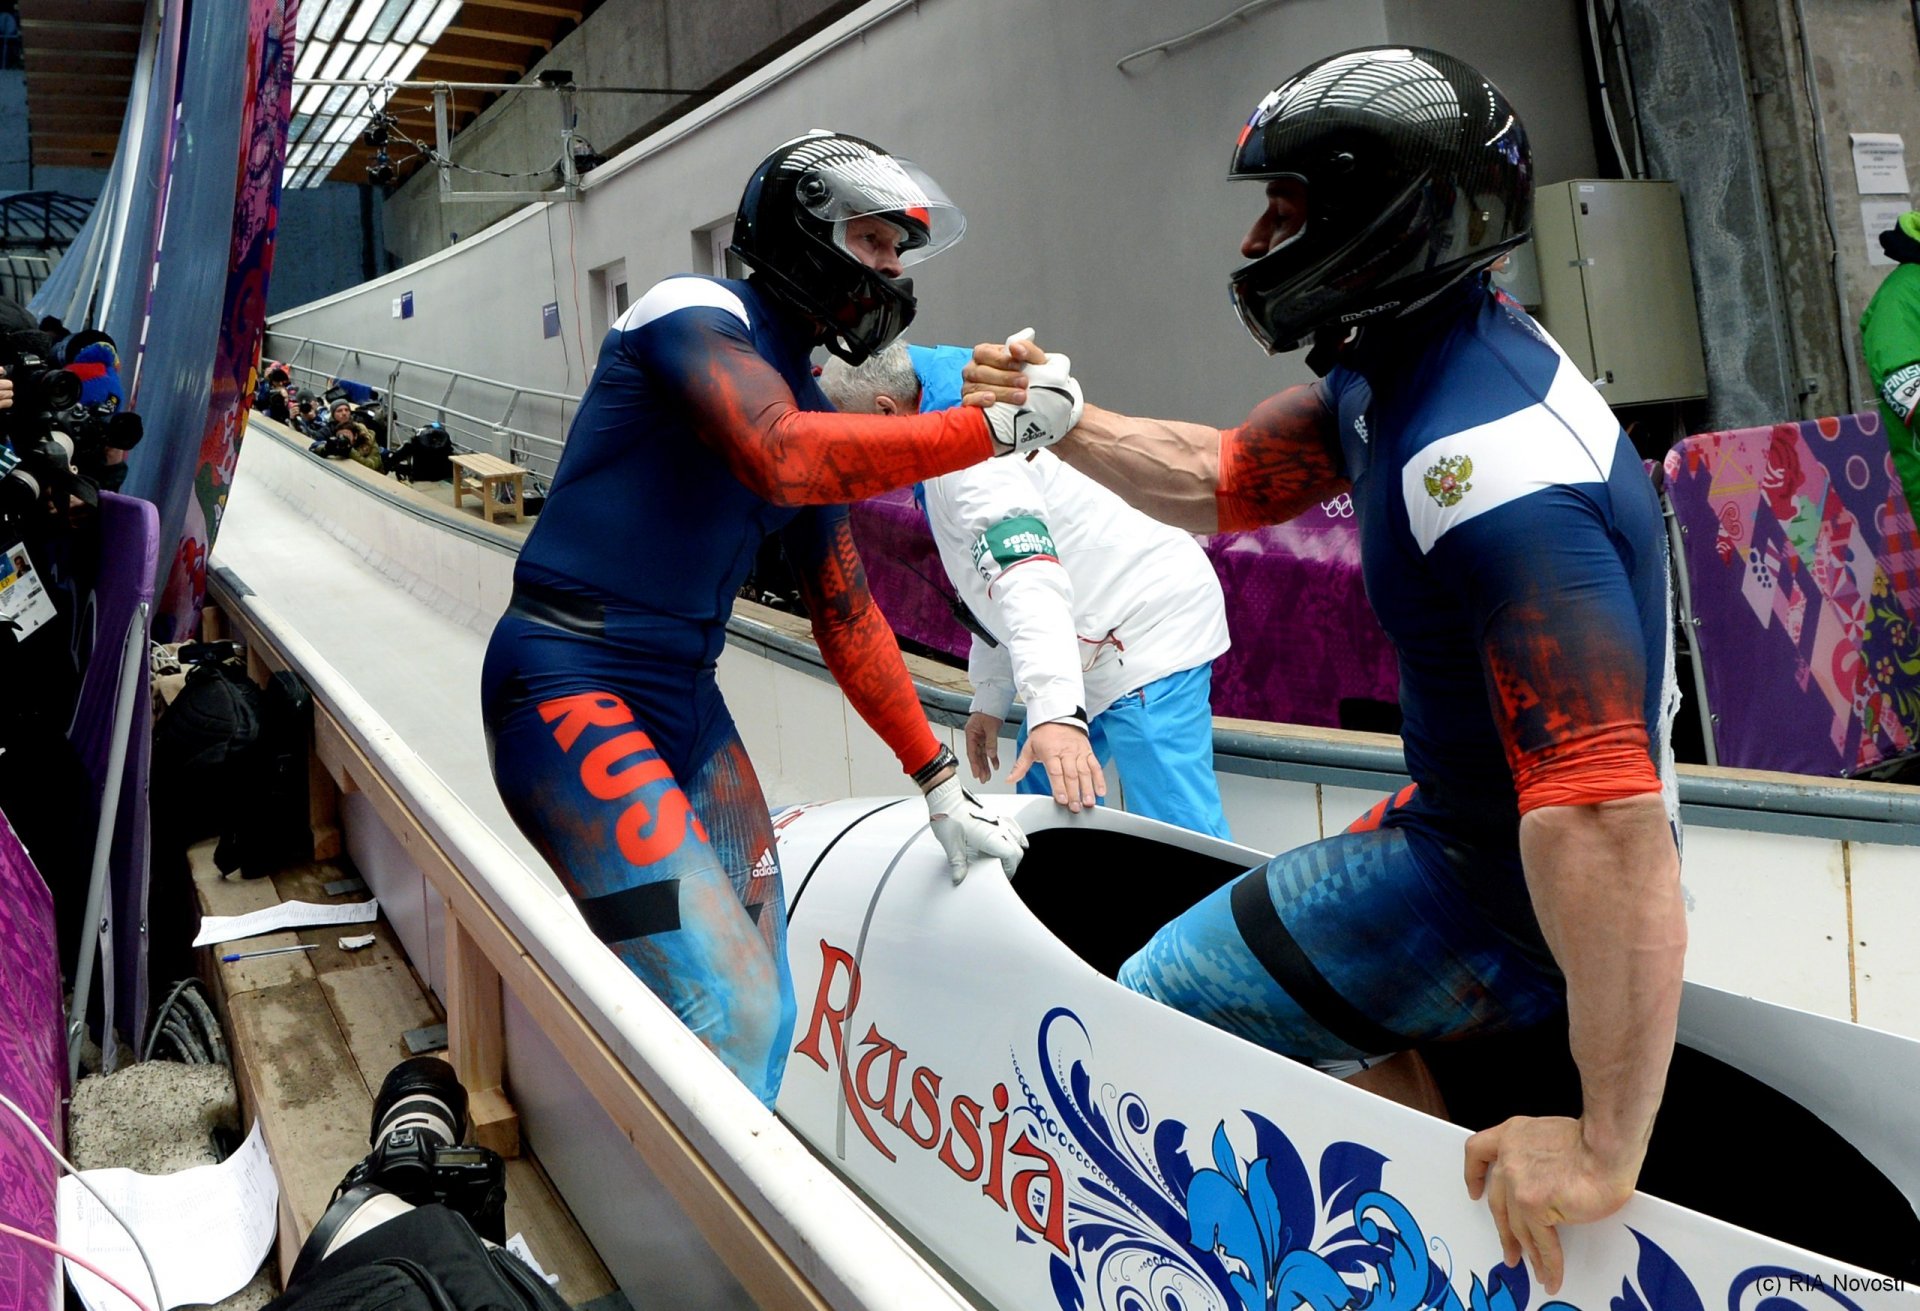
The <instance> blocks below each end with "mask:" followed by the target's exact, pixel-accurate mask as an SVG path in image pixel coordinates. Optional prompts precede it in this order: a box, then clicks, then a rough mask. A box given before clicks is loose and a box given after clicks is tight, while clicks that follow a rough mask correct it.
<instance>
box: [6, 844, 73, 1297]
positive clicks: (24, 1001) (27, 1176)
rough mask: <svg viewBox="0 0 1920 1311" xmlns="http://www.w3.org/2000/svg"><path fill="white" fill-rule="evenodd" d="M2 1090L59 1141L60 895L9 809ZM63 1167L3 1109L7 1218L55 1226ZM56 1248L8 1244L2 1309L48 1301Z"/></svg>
mask: <svg viewBox="0 0 1920 1311" xmlns="http://www.w3.org/2000/svg"><path fill="white" fill-rule="evenodd" d="M0 905H4V906H5V907H6V908H7V913H6V914H5V915H0V1092H5V1093H6V1094H7V1096H8V1097H11V1098H12V1099H13V1100H14V1102H15V1103H16V1104H17V1105H18V1106H19V1107H20V1109H21V1110H22V1111H24V1112H25V1113H26V1114H27V1115H29V1116H30V1117H32V1119H33V1121H34V1123H35V1124H37V1125H39V1127H40V1129H41V1131H42V1132H43V1133H45V1134H47V1135H48V1136H49V1137H51V1138H53V1139H54V1140H56V1141H58V1140H59V1138H60V1126H61V1120H62V1116H61V1113H60V1102H61V1098H62V1097H63V1096H64V1095H65V1093H66V1087H67V1053H66V1044H65V1042H64V1041H63V1040H62V1037H61V1030H62V1027H63V1026H62V1016H61V1013H60V965H59V952H58V949H57V948H56V947H55V945H54V931H53V895H52V894H51V893H49V892H48V891H47V885H46V881H45V880H44V879H42V878H41V877H40V873H39V871H38V870H36V869H35V868H34V867H33V860H32V858H30V857H29V856H28V855H27V850H26V848H25V847H23V846H21V845H20V839H19V838H18V837H16V836H15V835H14V831H13V826H12V825H11V824H9V823H8V822H7V817H6V816H5V815H0ZM59 1177H60V1170H59V1167H58V1166H57V1165H56V1164H55V1163H54V1160H53V1158H52V1157H50V1156H48V1155H47V1153H46V1152H45V1151H43V1150H42V1149H41V1147H40V1144H39V1143H37V1142H35V1141H34V1140H33V1137H32V1136H31V1135H30V1134H29V1133H28V1132H27V1129H26V1127H25V1126H24V1125H22V1124H21V1123H20V1122H19V1121H18V1120H16V1119H14V1118H13V1117H12V1116H11V1115H7V1114H5V1113H0V1221H4V1222H5V1223H7V1224H10V1225H12V1226H14V1227H15V1228H16V1229H22V1230H25V1231H26V1232H27V1233H30V1234H50V1233H52V1232H53V1231H54V1182H55V1180H57V1179H58V1178H59ZM56 1277H57V1276H56V1273H55V1269H54V1258H53V1254H52V1253H51V1252H47V1251H44V1250H43V1249H41V1248H38V1247H34V1246H32V1245H30V1244H27V1243H22V1242H18V1241H14V1242H8V1243H4V1244H0V1307H19V1308H38V1307H44V1306H46V1305H47V1293H48V1290H49V1289H51V1288H53V1286H54V1281H55V1279H56Z"/></svg>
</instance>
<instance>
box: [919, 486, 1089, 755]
mask: <svg viewBox="0 0 1920 1311" xmlns="http://www.w3.org/2000/svg"><path fill="white" fill-rule="evenodd" d="M927 500H928V516H929V519H930V521H931V522H932V524H933V528H934V535H935V537H936V539H938V540H939V545H940V548H941V555H942V558H943V559H944V560H946V561H948V562H949V569H948V572H949V573H951V574H953V575H954V579H953V582H954V586H955V587H956V588H958V589H959V591H960V595H961V597H962V598H963V599H964V600H965V601H966V602H967V604H968V605H969V606H971V607H972V608H973V610H974V612H975V614H976V615H977V616H978V617H979V618H980V620H981V621H982V622H983V623H984V624H985V625H986V627H987V628H988V630H989V631H991V632H993V633H994V634H995V635H996V636H1000V637H1002V638H1003V642H1004V648H1005V652H1006V656H1007V658H1008V660H1009V661H1010V663H1011V667H1012V674H1013V683H1014V686H1015V688H1016V689H1017V690H1018V691H1019V694H1020V699H1021V700H1022V701H1024V702H1025V703H1026V707H1027V723H1028V725H1029V726H1033V725H1038V724H1046V723H1051V722H1053V721H1055V720H1060V719H1069V718H1075V717H1076V715H1075V712H1076V711H1079V712H1080V714H1081V715H1084V713H1085V706H1086V692H1085V689H1084V687H1083V685H1082V682H1081V677H1080V643H1079V639H1078V637H1077V635H1076V633H1075V630H1074V624H1073V584H1072V581H1071V580H1070V579H1069V578H1068V577H1067V571H1066V569H1065V568H1063V567H1062V566H1061V564H1060V560H1059V557H1058V554H1057V552H1056V550H1055V548H1054V544H1053V536H1052V534H1051V532H1050V531H1049V530H1048V528H1047V522H1046V514H1047V507H1046V503H1045V498H1044V497H1043V496H1042V495H1041V493H1040V489H1039V488H1038V487H1037V486H1036V485H1035V483H1034V480H1033V479H1032V478H1031V477H1029V476H1028V474H1027V472H1026V470H1025V469H1024V468H1023V467H1022V465H1021V463H1020V462H1019V461H1015V460H985V461H982V462H981V463H979V464H976V465H974V466H973V467H971V468H968V469H962V470H960V471H959V472H958V473H951V474H946V475H943V476H942V477H939V478H936V479H931V480H929V481H928V483H927ZM960 559H964V560H969V561H971V564H972V568H971V570H970V571H969V570H963V569H961V568H956V567H954V564H956V563H957V561H958V560H960ZM963 575H964V576H963ZM979 645H984V643H982V644H979ZM972 667H973V662H972V661H971V660H969V672H971V670H972ZM976 686H978V684H977V683H976ZM978 700H979V698H978V697H977V696H976V704H977V703H978ZM980 708H983V709H989V710H990V709H991V707H980ZM1002 717H1003V718H1004V716H1002Z"/></svg>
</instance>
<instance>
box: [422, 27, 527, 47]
mask: <svg viewBox="0 0 1920 1311" xmlns="http://www.w3.org/2000/svg"><path fill="white" fill-rule="evenodd" d="M445 35H447V36H462V37H465V38H467V40H469V41H493V42H497V43H499V44H501V45H514V46H538V47H540V49H542V50H551V49H553V38H552V37H547V36H534V35H533V34H532V33H529V32H504V31H495V30H493V29H491V28H485V27H449V28H448V29H447V30H446V33H445Z"/></svg>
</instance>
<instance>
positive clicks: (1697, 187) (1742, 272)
mask: <svg viewBox="0 0 1920 1311" xmlns="http://www.w3.org/2000/svg"><path fill="white" fill-rule="evenodd" d="M1620 7H1621V9H1622V11H1623V12H1624V15H1625V26H1626V32H1627V38H1628V53H1629V57H1630V60H1631V63H1632V66H1633V81H1634V86H1635V88H1636V90H1637V92H1638V105H1639V110H1640V134H1641V138H1642V140H1643V141H1644V142H1645V145H1646V151H1647V164H1648V167H1649V170H1650V172H1651V175H1652V176H1653V177H1657V178H1672V179H1674V180H1675V181H1677V182H1678V183H1679V184H1680V195H1681V199H1682V202H1683V203H1684V205H1685V208H1686V223H1687V240H1688V243H1689V246H1690V247H1691V253H1692V259H1693V282H1694V291H1695V294H1696V296H1697V297H1698V298H1699V309H1700V329H1701V334H1702V337H1703V338H1704V345H1705V348H1706V363H1707V389H1708V395H1707V401H1706V403H1705V406H1704V407H1703V412H1702V413H1701V414H1700V415H1699V417H1698V418H1697V419H1696V421H1695V422H1694V423H1693V424H1692V426H1694V427H1696V428H1739V427H1748V426H1752V425H1757V424H1763V423H1772V422H1774V421H1776V420H1779V419H1784V418H1789V417H1792V416H1794V415H1796V414H1797V413H1798V411H1797V409H1796V408H1795V407H1796V404H1797V401H1798V390H1797V384H1796V378H1797V376H1798V371H1797V370H1796V368H1795V364H1794V360H1793V353H1792V350H1791V348H1790V346H1789V344H1788V341H1787V336H1786V330H1785V309H1784V305H1785V301H1784V297H1783V294H1782V291H1781V287H1780V279H1779V272H1778V270H1777V268H1776V267H1775V258H1774V245H1773V240H1772V226H1771V220H1770V216H1769V209H1768V196H1767V179H1766V173H1765V171H1764V168H1763V166H1762V163H1761V157H1760V152H1759V146H1758V143H1757V141H1756V138H1755V128H1754V123H1753V115H1752V108H1751V105H1750V103H1749V101H1748V96H1747V86H1748V75H1747V70H1746V66H1745V63H1744V62H1743V59H1742V52H1741V41H1740V27H1739V24H1738V23H1737V22H1736V19H1735V15H1734V12H1733V7H1732V5H1731V4H1730V3H1729V0H1621V6H1620ZM1889 7H1890V6H1889ZM1622 128H1623V131H1625V125H1624V124H1623V125H1622ZM1629 149H1631V147H1630V146H1629Z"/></svg>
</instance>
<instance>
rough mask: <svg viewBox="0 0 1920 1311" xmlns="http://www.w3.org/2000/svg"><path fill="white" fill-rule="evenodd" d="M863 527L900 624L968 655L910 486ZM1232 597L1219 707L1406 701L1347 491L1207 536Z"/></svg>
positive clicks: (1328, 720)
mask: <svg viewBox="0 0 1920 1311" xmlns="http://www.w3.org/2000/svg"><path fill="white" fill-rule="evenodd" d="M853 533H854V538H855V540H856V541H857V542H858V543H859V546H860V558H861V560H862V561H863V562H864V563H865V565H866V569H867V580H868V584H869V586H870V587H871V588H872V589H873V595H874V598H875V599H876V600H877V601H878V602H879V603H880V609H881V610H882V611H883V612H884V613H885V614H886V616H887V621H888V622H889V623H890V624H892V626H893V631H894V632H896V633H898V634H900V636H902V637H904V638H907V639H909V640H911V641H914V642H918V643H919V644H921V645H922V646H926V647H931V648H933V649H934V650H936V651H944V652H946V653H947V654H948V655H951V656H954V657H955V658H957V659H960V660H963V661H964V660H965V659H966V655H967V643H968V637H967V632H966V630H965V629H964V628H962V627H961V626H960V624H959V622H958V621H957V620H955V619H954V617H953V614H952V611H951V609H950V607H949V601H950V599H951V598H952V596H953V585H952V583H951V582H949V581H948V579H947V575H946V571H945V570H944V569H942V568H941V566H940V557H939V555H938V554H937V553H936V552H935V551H934V547H933V536H932V534H931V533H929V532H928V530H927V521H926V517H925V516H924V515H922V514H921V513H920V510H919V507H917V506H916V505H914V503H913V497H912V495H911V494H910V493H908V492H905V491H900V492H890V493H888V494H887V495H885V496H876V497H874V498H872V499H871V500H866V501H861V502H859V503H857V504H856V505H854V507H853ZM1202 545H1203V546H1204V547H1205V549H1206V552H1207V557H1208V558H1209V559H1210V560H1212V561H1213V567H1214V570H1215V572H1216V573H1218V574H1219V575H1220V585H1221V588H1222V589H1223V590H1224V591H1225V592H1226V596H1227V627H1228V630H1229V631H1230V632H1231V633H1232V634H1233V649H1232V650H1230V651H1228V652H1227V653H1226V654H1225V655H1224V656H1221V657H1220V659H1218V660H1216V661H1215V662H1214V665H1213V710H1214V713H1215V714H1217V715H1227V716H1232V717H1235V718H1240V719H1264V720H1271V721H1274V722H1276V723H1288V724H1313V725H1317V726H1320V727H1323V728H1332V727H1336V726H1337V725H1338V723H1339V714H1340V703H1341V702H1342V701H1344V700H1348V699H1351V698H1364V699H1367V700H1372V701H1386V702H1394V701H1398V700H1399V690H1398V689H1399V670H1398V666H1397V665H1396V664H1395V662H1394V657H1393V649H1392V648H1391V647H1390V646H1389V645H1388V643H1387V635H1386V634H1385V633H1383V632H1381V631H1380V623H1379V621H1378V620H1377V619H1375V618H1374V617H1373V609H1372V607H1371V606H1369V605H1368V603H1367V594H1366V589H1365V587H1364V586H1363V584H1362V583H1361V579H1360V533H1359V529H1358V528H1357V527H1356V526H1355V524H1354V520H1353V503H1352V502H1351V501H1350V500H1348V499H1347V498H1346V497H1345V496H1340V497H1338V498H1336V499H1334V500H1332V501H1328V502H1327V503H1326V504H1325V505H1322V506H1320V507H1318V508H1316V509H1313V510H1309V511H1307V512H1306V513H1305V514H1303V515H1301V516H1299V517H1298V518H1296V519H1294V520H1293V521H1292V522H1290V523H1284V524H1280V525H1277V526H1275V527H1272V528H1262V529H1259V530H1258V531H1256V532H1250V533H1221V534H1219V535H1218V536H1215V537H1209V538H1207V539H1205V541H1204V542H1203V543H1202Z"/></svg>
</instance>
